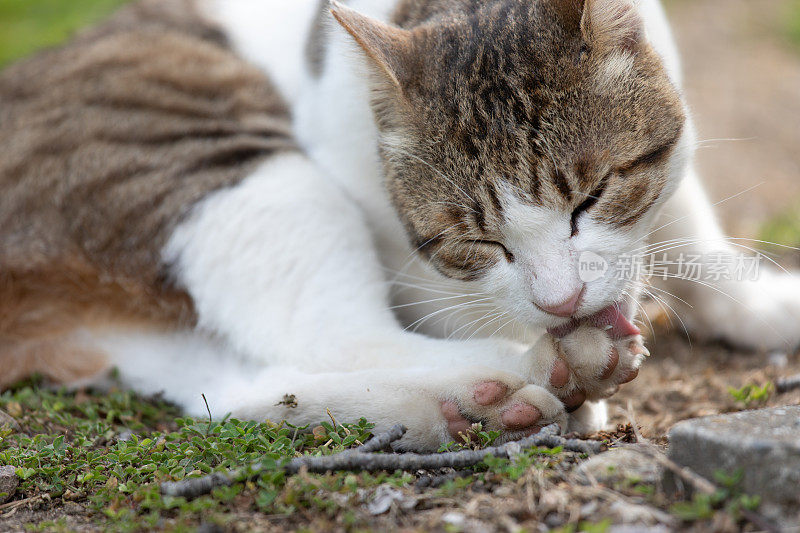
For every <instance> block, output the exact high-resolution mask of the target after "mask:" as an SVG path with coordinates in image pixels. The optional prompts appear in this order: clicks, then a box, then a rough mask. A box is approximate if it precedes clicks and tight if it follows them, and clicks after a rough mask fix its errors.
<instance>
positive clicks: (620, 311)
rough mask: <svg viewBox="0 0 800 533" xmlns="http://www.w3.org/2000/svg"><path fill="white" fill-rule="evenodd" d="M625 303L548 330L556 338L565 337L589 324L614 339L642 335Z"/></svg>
mask: <svg viewBox="0 0 800 533" xmlns="http://www.w3.org/2000/svg"><path fill="white" fill-rule="evenodd" d="M626 307H627V306H626V304H625V303H624V302H617V303H613V304H611V305H609V306H607V307H604V308H603V309H601V310H599V311H597V312H595V313H592V314H590V315H587V316H584V317H578V318H572V319H570V320H569V321H567V322H565V323H564V324H563V325H560V326H556V327H551V328H547V332H548V333H549V334H551V335H553V336H554V337H559V338H561V337H564V336H566V335H569V334H570V333H572V332H573V331H575V330H576V329H577V328H578V326H579V325H580V324H588V325H591V326H594V327H596V328H600V329H603V330H606V331H608V334H609V335H611V337H612V338H613V339H623V338H625V337H630V336H632V335H639V334H641V330H640V329H639V328H638V327H637V326H636V325H635V324H634V323H633V322H631V321H630V320H629V319H628V317H627V316H626V313H625V309H626Z"/></svg>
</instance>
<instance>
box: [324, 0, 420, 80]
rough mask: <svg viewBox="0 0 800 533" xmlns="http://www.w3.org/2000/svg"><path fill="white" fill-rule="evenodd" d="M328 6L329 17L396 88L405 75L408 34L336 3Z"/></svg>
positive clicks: (333, 2)
mask: <svg viewBox="0 0 800 533" xmlns="http://www.w3.org/2000/svg"><path fill="white" fill-rule="evenodd" d="M330 5H331V7H330V9H331V14H332V15H333V17H334V18H335V19H336V20H337V21H338V22H339V24H341V25H342V27H343V28H344V29H345V30H347V32H348V33H349V34H350V35H352V36H353V39H355V41H356V42H357V43H358V45H359V46H360V47H361V49H362V50H364V52H365V53H366V54H367V55H368V56H369V58H370V59H371V60H372V62H373V63H374V64H375V65H376V66H377V67H378V68H379V69H380V70H381V72H383V74H385V75H386V76H387V77H388V79H389V80H390V81H391V83H392V84H394V85H396V86H397V87H400V86H401V82H402V80H403V79H404V78H405V77H406V75H407V63H408V62H407V59H406V58H407V57H408V51H409V50H410V48H411V32H409V31H407V30H404V29H401V28H398V27H396V26H391V25H389V24H385V23H383V22H381V21H379V20H375V19H374V18H371V17H368V16H366V15H362V14H361V13H359V12H358V11H356V10H354V9H351V8H349V7H347V6H345V5H342V4H340V3H339V2H337V1H336V0H331V4H330Z"/></svg>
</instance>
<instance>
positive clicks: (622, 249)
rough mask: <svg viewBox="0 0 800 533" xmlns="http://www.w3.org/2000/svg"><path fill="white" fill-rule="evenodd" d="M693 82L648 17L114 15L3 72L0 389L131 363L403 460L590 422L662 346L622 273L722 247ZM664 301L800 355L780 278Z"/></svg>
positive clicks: (492, 0) (218, 407)
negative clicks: (377, 439) (641, 318)
mask: <svg viewBox="0 0 800 533" xmlns="http://www.w3.org/2000/svg"><path fill="white" fill-rule="evenodd" d="M679 70H680V69H679V64H678V56H677V53H676V51H675V46H674V43H673V41H672V38H671V36H670V31H669V28H668V25H667V22H666V19H665V16H664V13H663V11H662V8H661V6H660V5H659V3H658V2H657V0H642V1H641V2H639V3H638V4H634V3H633V2H632V1H631V0H484V1H475V0H350V1H349V2H347V3H346V5H345V4H341V3H338V2H328V1H327V0H323V1H320V0H292V1H291V2H286V1H284V0H269V1H262V2H251V1H248V0H196V1H194V0H166V1H164V0H140V1H138V2H135V3H133V4H130V5H127V6H125V7H124V8H122V9H121V10H120V11H119V12H118V13H117V14H115V15H114V16H112V17H111V18H110V19H109V20H108V21H106V22H104V23H102V24H100V25H99V26H97V27H95V28H92V29H90V30H88V31H86V32H84V33H82V34H81V35H79V36H78V37H77V38H75V39H74V40H73V41H72V42H70V43H69V44H67V45H66V46H64V47H61V48H58V49H54V50H50V51H46V52H44V53H42V54H40V55H38V56H36V57H34V58H32V59H29V60H26V61H23V62H21V63H18V64H16V65H13V66H11V67H10V68H8V69H6V70H5V71H4V72H3V73H2V75H0V126H2V127H1V128H0V140H2V145H3V147H4V151H3V154H2V156H0V188H2V192H3V194H2V197H0V387H3V386H8V385H10V384H12V383H13V382H15V381H17V380H19V379H21V378H23V377H25V376H27V375H30V374H31V373H34V372H39V373H42V374H44V375H45V376H46V377H48V378H50V379H51V380H53V381H55V382H60V383H64V384H67V385H70V386H81V385H101V384H102V383H103V380H104V378H105V376H107V374H108V371H109V369H110V368H112V367H115V368H116V369H117V370H118V378H119V379H120V380H121V381H122V382H123V383H124V384H125V385H126V386H129V387H132V388H134V389H136V390H138V391H140V392H142V393H145V394H148V393H159V392H160V393H163V395H164V397H165V398H166V399H168V400H171V401H173V402H175V403H177V404H178V405H180V406H181V407H182V408H184V409H185V410H186V411H187V412H188V413H190V414H194V415H200V414H202V413H204V412H205V409H206V406H205V404H204V403H203V399H202V398H201V393H204V394H205V397H206V398H207V399H208V405H209V407H210V409H211V411H212V413H213V415H214V416H220V417H221V416H223V415H225V414H227V413H231V414H233V416H236V417H239V418H251V419H256V420H263V419H271V420H274V421H279V420H288V421H290V422H292V423H294V424H299V425H305V424H316V423H318V422H319V421H321V420H323V419H324V418H325V417H326V416H327V414H326V409H330V411H331V412H332V413H334V414H335V416H337V417H338V418H339V419H351V420H352V419H358V418H359V417H366V418H368V419H369V420H371V421H373V422H374V423H376V424H377V427H376V430H377V431H380V430H381V429H384V428H386V427H388V426H389V425H392V424H395V423H402V424H404V425H405V426H406V427H407V428H408V432H407V433H406V435H405V436H404V437H403V439H402V440H401V441H399V443H398V448H399V449H404V450H419V451H430V450H435V449H437V448H438V447H439V446H440V445H441V444H442V443H445V442H448V441H450V440H453V439H457V438H459V436H460V435H463V434H466V433H468V432H469V431H470V429H471V428H472V425H473V424H474V423H476V422H480V423H481V424H482V427H483V428H484V429H491V430H497V431H499V432H501V438H500V440H501V441H505V440H510V439H516V438H520V437H522V436H524V435H528V434H531V433H535V432H536V431H538V430H539V429H540V428H541V427H543V426H545V425H548V424H551V423H558V424H559V425H560V426H561V427H562V429H564V430H571V431H580V432H589V431H593V430H596V429H599V428H601V427H603V426H604V425H605V424H606V421H607V415H606V409H605V404H604V402H603V399H604V398H607V397H609V396H610V395H611V394H613V393H614V392H615V391H616V390H617V389H618V387H619V386H620V385H622V384H624V383H626V382H629V381H631V380H632V379H634V378H635V377H636V375H637V372H638V369H639V366H640V364H641V362H642V359H643V358H644V356H645V355H647V350H646V348H645V347H644V345H643V341H642V337H641V334H640V330H639V328H638V327H637V326H636V325H635V316H636V313H637V307H638V305H639V304H638V299H639V296H640V294H641V292H642V291H643V290H645V287H644V285H643V284H642V283H641V280H640V279H638V278H636V277H634V278H628V277H624V276H619V275H615V272H617V270H618V269H617V268H616V267H618V266H619V265H620V264H621V263H622V259H621V258H623V257H626V256H636V255H639V254H642V253H643V252H649V251H653V250H663V251H672V249H673V248H674V249H675V253H677V252H678V251H680V252H684V253H685V252H687V251H690V252H694V253H698V254H711V253H717V254H722V255H723V256H726V257H733V255H734V254H736V253H737V249H736V247H735V246H734V245H732V244H730V243H728V242H726V240H725V238H724V236H723V233H722V231H721V230H720V228H719V226H718V224H717V223H716V221H715V219H714V217H713V213H712V206H711V205H710V202H709V201H708V200H707V198H706V196H705V193H704V192H703V190H702V187H701V185H700V181H699V178H698V177H697V175H696V174H695V172H694V170H693V168H692V164H691V158H692V151H693V147H694V145H695V134H694V129H693V126H692V123H691V119H690V117H689V112H688V108H687V106H686V103H685V102H684V99H683V97H682V95H681V92H680V84H681V80H680V74H679ZM648 241H650V242H651V244H650V245H648ZM587 254H588V255H587ZM584 257H589V258H590V259H593V260H594V262H595V263H597V264H599V265H600V267H602V268H603V269H606V270H605V271H601V273H600V275H599V276H592V279H587V278H586V277H585V276H584V274H585V272H582V271H581V270H580V264H581V261H582V258H584ZM659 290H663V291H666V293H669V294H671V295H672V294H674V295H675V296H676V297H680V298H682V299H685V300H686V301H688V302H690V303H694V304H696V305H695V306H694V307H693V308H692V309H690V310H687V311H686V312H682V313H681V318H682V319H683V321H684V322H686V323H687V325H688V326H689V327H690V328H692V330H693V332H694V333H695V334H697V335H699V336H707V337H709V338H720V339H724V340H726V341H728V342H730V343H732V344H735V345H740V346H743V347H748V348H757V349H788V348H791V347H794V346H796V345H797V344H799V343H800V328H798V319H800V298H798V296H800V281H798V277H797V276H795V275H792V274H786V273H776V272H773V271H763V272H761V275H760V276H759V277H758V279H752V280H750V281H741V282H736V281H724V280H720V281H715V282H713V283H702V284H698V283H690V282H686V281H684V280H675V279H669V280H667V283H666V284H665V286H664V288H663V289H659ZM287 399H288V400H287ZM289 400H290V401H289Z"/></svg>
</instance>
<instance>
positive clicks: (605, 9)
mask: <svg viewBox="0 0 800 533" xmlns="http://www.w3.org/2000/svg"><path fill="white" fill-rule="evenodd" d="M581 33H582V34H583V37H584V39H586V41H588V42H589V43H591V44H593V45H595V46H597V47H600V48H602V49H605V50H615V49H616V50H619V49H624V50H630V51H635V50H636V49H637V48H638V47H639V46H640V45H641V44H642V43H643V42H644V40H645V37H644V21H643V20H642V17H641V15H640V14H639V11H638V10H637V8H636V4H635V0H585V1H584V6H583V16H582V18H581Z"/></svg>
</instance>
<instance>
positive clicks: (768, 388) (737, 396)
mask: <svg viewBox="0 0 800 533" xmlns="http://www.w3.org/2000/svg"><path fill="white" fill-rule="evenodd" d="M774 388H775V387H774V386H773V385H772V383H767V384H766V385H764V386H761V387H759V386H758V385H756V384H755V383H748V384H747V385H744V386H743V387H741V388H739V389H736V388H734V387H729V388H728V394H730V395H731V397H732V398H733V399H734V400H736V401H737V402H739V403H741V404H743V405H744V406H745V407H747V408H750V407H752V406H754V405H759V404H763V403H766V401H767V400H768V399H769V397H770V395H771V394H772V391H773V390H774Z"/></svg>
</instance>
